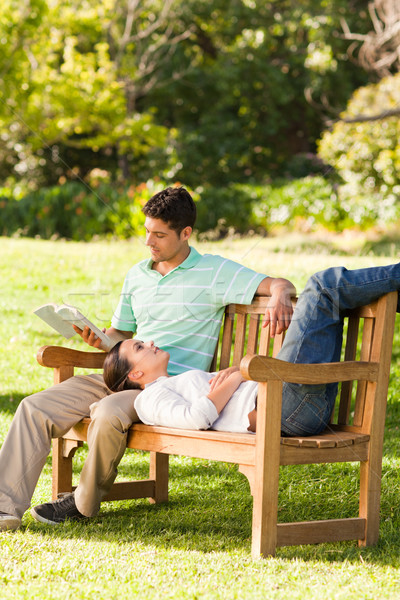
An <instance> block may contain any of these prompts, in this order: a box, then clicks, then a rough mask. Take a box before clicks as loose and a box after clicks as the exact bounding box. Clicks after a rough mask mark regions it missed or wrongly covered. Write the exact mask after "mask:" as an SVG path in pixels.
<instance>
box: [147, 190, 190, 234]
mask: <svg viewBox="0 0 400 600" xmlns="http://www.w3.org/2000/svg"><path fill="white" fill-rule="evenodd" d="M142 210H143V212H144V214H145V215H146V217H151V218H153V219H161V221H164V223H167V224H168V225H169V227H170V228H171V229H174V230H175V231H176V232H177V234H178V235H179V234H180V233H181V231H182V229H184V228H185V227H192V228H193V227H194V224H195V222H196V205H195V203H194V201H193V198H192V196H191V195H190V194H189V192H188V191H187V190H185V188H183V187H168V188H166V189H165V190H162V191H161V192H158V193H157V194H154V196H152V197H151V198H150V200H148V201H147V202H146V204H145V205H144V207H143V209H142Z"/></svg>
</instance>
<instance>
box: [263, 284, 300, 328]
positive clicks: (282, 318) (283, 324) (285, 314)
mask: <svg viewBox="0 0 400 600" xmlns="http://www.w3.org/2000/svg"><path fill="white" fill-rule="evenodd" d="M292 314H293V307H292V298H291V296H290V295H287V294H284V293H282V294H279V293H276V294H273V295H272V296H271V298H270V300H269V302H268V306H267V308H266V310H265V315H264V322H263V327H267V325H270V331H271V337H275V335H276V334H279V333H282V331H285V330H286V329H287V328H288V327H289V325H290V321H291V319H292Z"/></svg>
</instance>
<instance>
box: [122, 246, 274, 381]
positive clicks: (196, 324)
mask: <svg viewBox="0 0 400 600" xmlns="http://www.w3.org/2000/svg"><path fill="white" fill-rule="evenodd" d="M152 264H153V261H152V260H151V259H146V260H143V261H141V262H139V263H138V264H136V265H134V266H133V267H132V268H131V269H130V270H129V272H128V274H127V276H126V278H125V282H124V285H123V288H122V292H121V296H120V300H119V303H118V306H117V309H116V311H115V313H114V316H113V318H112V322H111V324H112V326H113V327H115V328H116V329H119V330H122V331H132V333H134V334H136V337H138V338H139V339H140V340H142V341H145V342H146V341H150V340H153V341H154V343H155V344H156V345H157V346H159V347H160V348H162V349H163V350H166V351H167V352H169V353H170V361H169V368H168V372H169V374H170V375H178V374H179V373H182V372H184V371H187V370H189V369H202V370H204V371H207V370H208V369H209V367H210V364H211V360H212V357H213V355H214V350H215V346H216V343H217V341H218V335H219V330H220V327H221V322H222V317H223V313H224V307H225V306H226V305H227V304H231V303H239V304H249V303H250V302H251V301H252V299H253V296H254V294H255V292H256V290H257V287H258V286H259V284H260V282H261V281H262V280H263V279H264V278H265V277H266V276H265V275H262V274H260V273H256V272H255V271H253V270H251V269H248V268H247V267H244V266H243V265H240V264H238V263H236V262H233V261H231V260H227V259H226V258H223V257H222V256H217V255H213V254H204V255H201V254H199V253H198V252H197V250H195V249H194V248H190V254H189V256H188V257H187V258H186V260H185V261H183V262H182V263H181V264H180V265H179V266H178V267H176V268H175V269H174V270H172V271H171V272H169V273H167V275H161V273H159V272H158V271H155V270H153V269H152V268H151V267H152Z"/></svg>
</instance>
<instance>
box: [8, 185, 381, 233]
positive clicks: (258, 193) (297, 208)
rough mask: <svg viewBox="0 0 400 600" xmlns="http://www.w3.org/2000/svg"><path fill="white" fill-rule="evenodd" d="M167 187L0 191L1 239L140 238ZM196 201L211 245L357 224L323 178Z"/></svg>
mask: <svg viewBox="0 0 400 600" xmlns="http://www.w3.org/2000/svg"><path fill="white" fill-rule="evenodd" d="M166 186H167V184H166V183H165V182H161V181H152V180H150V181H147V182H146V183H142V184H140V185H138V186H125V187H124V186H118V185H112V184H111V183H108V182H104V181H103V182H98V183H96V182H91V186H90V187H89V186H86V185H85V184H83V183H78V182H68V183H65V184H64V185H60V186H55V187H52V188H43V189H41V190H38V191H35V192H31V193H29V194H27V195H25V196H24V197H23V198H21V199H18V198H16V197H15V194H14V195H13V192H12V190H10V189H5V188H4V189H3V190H0V235H8V236H10V235H14V234H18V235H25V236H29V237H35V236H38V237H41V238H45V239H49V238H55V237H61V238H66V239H72V240H86V241H88V240H90V239H92V238H93V237H94V236H102V237H107V236H109V237H111V236H113V237H118V238H121V239H124V238H129V237H132V236H134V235H137V234H141V233H142V232H143V223H144V215H143V213H142V210H141V209H142V207H143V205H144V204H145V203H146V202H147V200H148V199H149V198H150V197H151V196H152V195H153V194H155V193H156V192H157V191H159V190H161V189H163V188H164V187H166ZM191 193H192V195H193V197H194V199H195V201H196V204H197V209H198V218H197V223H196V229H197V231H198V233H200V234H202V235H203V236H204V237H208V238H213V239H215V238H219V237H223V236H224V235H226V234H227V233H229V232H236V233H240V234H246V233H249V232H256V233H260V234H265V233H268V232H270V231H271V230H272V229H276V228H277V227H281V226H282V227H284V228H286V229H287V230H298V229H305V228H306V229H307V230H308V231H312V230H315V229H318V228H320V227H325V228H328V229H334V230H342V229H344V228H345V227H351V226H354V224H355V223H356V222H357V220H356V218H355V213H354V212H353V214H351V213H350V211H348V210H347V207H346V202H344V203H340V202H339V199H338V196H337V194H336V191H335V187H334V185H333V184H332V183H330V182H329V181H328V180H326V179H325V178H324V177H322V176H319V175H318V176H315V177H311V176H309V177H304V178H301V179H294V180H292V181H287V180H282V181H276V182H275V183H273V184H270V185H258V186H257V185H244V184H232V185H229V186H226V187H224V188H213V187H205V188H198V189H197V190H196V191H195V192H193V191H191ZM364 210H366V207H365V206H364ZM372 212H373V206H372V207H371V214H372ZM371 218H372V217H371Z"/></svg>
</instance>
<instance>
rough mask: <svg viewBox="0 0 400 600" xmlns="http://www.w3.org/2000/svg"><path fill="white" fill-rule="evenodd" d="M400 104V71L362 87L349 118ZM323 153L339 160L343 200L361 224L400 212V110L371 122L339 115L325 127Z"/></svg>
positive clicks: (388, 218) (335, 162)
mask: <svg viewBox="0 0 400 600" xmlns="http://www.w3.org/2000/svg"><path fill="white" fill-rule="evenodd" d="M399 104H400V73H397V74H396V75H393V76H390V77H386V78H384V79H382V80H381V81H380V82H379V83H377V84H374V85H368V86H365V87H362V88H359V89H358V90H357V91H356V92H355V93H354V94H353V96H352V98H351V100H350V102H349V103H348V106H347V109H346V111H345V113H344V114H343V115H342V116H343V117H347V118H356V117H358V116H359V115H361V116H367V117H368V116H374V115H384V114H385V111H390V110H391V109H393V108H395V107H398V106H399ZM319 155H320V156H321V157H322V159H323V160H325V161H327V162H329V163H330V164H332V165H334V167H335V169H336V171H337V172H338V174H339V175H340V176H341V178H342V180H343V184H342V185H340V187H339V190H338V193H339V196H340V202H341V205H342V207H343V209H344V210H346V211H347V212H348V213H349V215H350V216H351V219H352V221H353V222H355V223H357V224H359V225H360V226H361V227H367V226H369V225H371V224H373V223H377V224H383V223H388V222H393V221H394V220H398V219H399V218H400V203H399V198H400V121H399V118H398V115H397V116H391V117H384V118H382V119H378V120H371V121H367V122H360V121H359V122H355V123H346V122H344V121H339V122H338V123H336V124H335V126H334V127H333V129H332V131H327V132H326V133H324V135H323V137H322V139H321V141H320V143H319Z"/></svg>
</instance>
